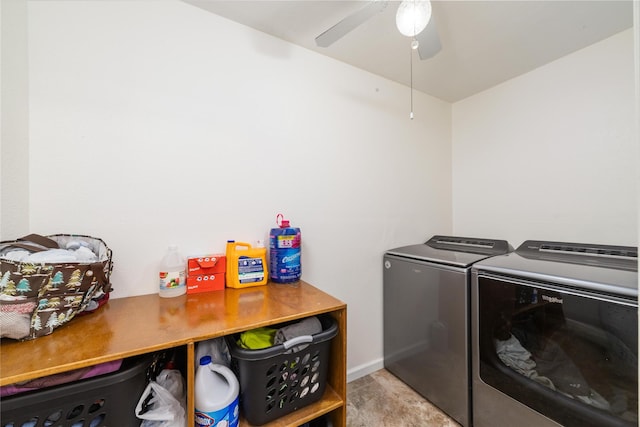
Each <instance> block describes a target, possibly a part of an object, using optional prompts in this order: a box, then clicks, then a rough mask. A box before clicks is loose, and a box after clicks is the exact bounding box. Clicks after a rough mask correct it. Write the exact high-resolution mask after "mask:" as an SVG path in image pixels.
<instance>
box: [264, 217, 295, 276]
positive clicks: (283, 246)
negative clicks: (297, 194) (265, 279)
mask: <svg viewBox="0 0 640 427" xmlns="http://www.w3.org/2000/svg"><path fill="white" fill-rule="evenodd" d="M283 218H284V217H283V215H282V214H278V215H277V216H276V224H278V228H272V229H271V232H270V233H269V275H270V276H271V281H272V282H274V283H295V282H297V281H299V280H300V276H301V275H302V264H301V246H302V236H301V234H300V229H299V228H297V227H290V226H289V220H287V219H283Z"/></svg>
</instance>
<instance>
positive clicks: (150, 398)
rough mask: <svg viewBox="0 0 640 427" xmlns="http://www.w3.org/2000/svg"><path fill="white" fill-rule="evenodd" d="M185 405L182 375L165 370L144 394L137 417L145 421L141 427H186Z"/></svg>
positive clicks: (173, 370) (138, 405)
mask: <svg viewBox="0 0 640 427" xmlns="http://www.w3.org/2000/svg"><path fill="white" fill-rule="evenodd" d="M185 404H186V396H185V389H184V380H183V379H182V374H181V373H180V371H178V370H176V369H163V370H162V371H161V372H160V373H159V374H158V376H157V377H156V380H155V381H149V384H147V387H146V388H145V389H144V391H143V392H142V396H140V400H138V404H137V405H136V417H138V418H139V419H141V420H143V421H142V424H140V427H186V425H187V416H186V412H185ZM144 408H146V410H144Z"/></svg>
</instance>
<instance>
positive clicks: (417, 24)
mask: <svg viewBox="0 0 640 427" xmlns="http://www.w3.org/2000/svg"><path fill="white" fill-rule="evenodd" d="M388 4H389V1H386V0H372V1H370V2H368V4H367V5H366V6H364V7H363V8H361V9H359V10H356V11H355V12H353V13H352V14H350V15H348V16H347V17H345V18H344V19H342V20H341V21H340V22H338V23H337V24H335V25H334V26H332V27H331V28H329V29H328V30H326V31H325V32H324V33H322V34H320V35H319V36H318V37H316V39H315V40H316V45H317V46H319V47H329V46H330V45H332V44H333V43H335V42H336V41H338V40H339V39H340V38H342V37H343V36H345V35H346V34H347V33H349V32H350V31H352V30H354V29H355V28H357V27H358V26H359V25H361V24H363V23H364V22H365V21H367V20H368V19H370V18H372V17H373V16H374V15H376V14H378V13H380V12H382V11H383V10H385V8H386V7H387V6H388ZM396 25H397V26H398V30H399V31H400V33H402V34H403V35H405V36H408V37H412V39H413V40H412V43H411V47H412V48H413V49H417V50H418V54H419V56H420V59H423V60H424V59H429V58H431V57H433V56H434V55H436V54H437V53H438V52H440V50H441V49H442V45H441V44H440V37H439V36H438V31H437V29H436V24H435V22H434V19H433V17H432V16H431V2H430V1H428V0H426V1H425V0H403V1H402V2H400V5H399V6H398V11H397V12H396Z"/></svg>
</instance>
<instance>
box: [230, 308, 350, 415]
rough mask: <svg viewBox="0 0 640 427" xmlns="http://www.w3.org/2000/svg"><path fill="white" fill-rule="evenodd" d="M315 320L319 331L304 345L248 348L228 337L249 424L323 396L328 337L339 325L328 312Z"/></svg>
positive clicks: (290, 410)
mask: <svg viewBox="0 0 640 427" xmlns="http://www.w3.org/2000/svg"><path fill="white" fill-rule="evenodd" d="M318 319H319V320H320V323H321V324H322V332H319V333H317V334H314V335H312V336H311V337H312V341H311V342H308V341H307V342H306V344H303V345H299V341H294V340H290V341H288V342H287V343H283V344H278V345H274V346H272V347H268V348H264V349H260V350H247V349H243V348H241V347H239V346H238V344H237V339H238V335H235V336H229V337H227V342H228V344H229V350H230V353H231V364H232V367H233V370H234V372H235V373H236V375H237V376H238V380H239V382H240V407H241V410H242V414H243V416H244V418H245V419H246V420H247V421H248V422H249V423H251V424H253V425H262V424H265V423H267V422H269V421H272V420H274V419H276V418H278V417H281V416H283V415H286V414H289V413H291V412H293V411H295V410H297V409H300V408H302V407H304V406H307V405H309V404H311V403H314V402H316V401H318V400H320V399H321V398H322V395H323V394H324V389H325V386H326V380H327V372H328V371H329V356H330V350H331V339H332V338H333V337H335V336H336V335H337V333H338V324H337V322H336V321H335V319H333V318H332V317H331V316H328V315H324V316H318ZM281 326H285V325H280V327H281ZM275 328H278V326H275ZM303 342H304V341H303ZM303 346H304V347H303Z"/></svg>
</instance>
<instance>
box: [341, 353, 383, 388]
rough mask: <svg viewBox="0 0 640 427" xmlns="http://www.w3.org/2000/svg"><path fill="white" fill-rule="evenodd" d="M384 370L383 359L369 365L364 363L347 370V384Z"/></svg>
mask: <svg viewBox="0 0 640 427" xmlns="http://www.w3.org/2000/svg"><path fill="white" fill-rule="evenodd" d="M382 368H384V359H383V358H380V359H377V360H374V361H372V362H369V363H365V364H363V365H360V366H356V367H355V368H351V369H347V382H348V383H350V382H351V381H355V380H357V379H358V378H361V377H364V376H365V375H369V374H371V373H373V372H375V371H379V370H380V369H382Z"/></svg>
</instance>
